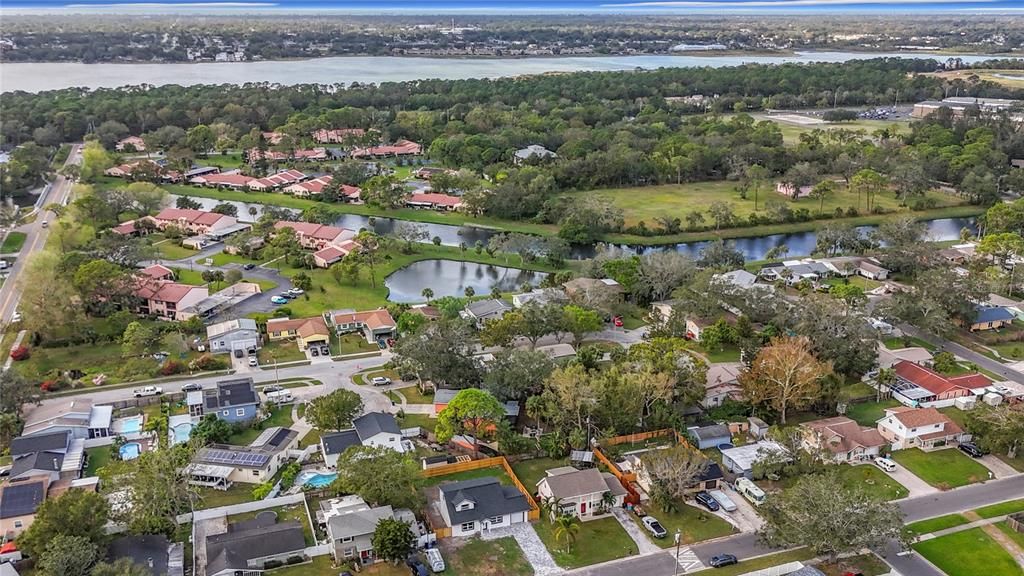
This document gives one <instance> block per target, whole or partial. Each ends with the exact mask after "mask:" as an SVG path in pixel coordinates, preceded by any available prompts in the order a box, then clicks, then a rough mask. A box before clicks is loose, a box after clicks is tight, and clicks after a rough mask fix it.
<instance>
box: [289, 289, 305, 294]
mask: <svg viewBox="0 0 1024 576" xmlns="http://www.w3.org/2000/svg"><path fill="white" fill-rule="evenodd" d="M288 293H289V294H292V295H295V296H301V295H303V294H305V293H306V291H305V290H303V289H302V288H289V289H288Z"/></svg>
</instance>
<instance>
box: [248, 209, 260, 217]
mask: <svg viewBox="0 0 1024 576" xmlns="http://www.w3.org/2000/svg"><path fill="white" fill-rule="evenodd" d="M258 212H259V209H258V208H256V207H255V206H249V216H252V217H253V218H255V217H256V214H257V213H258Z"/></svg>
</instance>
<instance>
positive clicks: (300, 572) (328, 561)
mask: <svg viewBox="0 0 1024 576" xmlns="http://www.w3.org/2000/svg"><path fill="white" fill-rule="evenodd" d="M336 571H337V570H334V560H333V559H332V558H331V555H330V554H328V555H325V556H314V557H313V561H312V562H307V563H305V564H297V565H295V566H287V567H284V568H277V569H276V570H268V571H267V574H272V575H273V576H324V575H325V574H333V573H334V572H336ZM364 574H368V575H372V576H386V575H387V576H391V575H392V574H393V575H394V576H406V575H407V574H408V570H402V571H397V570H396V571H395V572H391V573H388V572H371V571H369V570H367V571H366V572H364Z"/></svg>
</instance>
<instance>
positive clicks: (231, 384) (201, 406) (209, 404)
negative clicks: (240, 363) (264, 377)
mask: <svg viewBox="0 0 1024 576" xmlns="http://www.w3.org/2000/svg"><path fill="white" fill-rule="evenodd" d="M185 403H186V404H187V405H188V413H189V416H193V417H202V416H205V415H206V414H215V415H216V416H217V418H219V419H221V420H225V421H227V422H245V421H248V420H252V419H253V418H255V417H256V414H257V412H258V411H259V405H260V397H259V394H257V393H256V388H255V387H254V386H253V383H252V378H234V379H232V380H222V381H220V382H217V387H216V388H209V389H204V390H201V391H196V392H189V393H188V396H186V398H185Z"/></svg>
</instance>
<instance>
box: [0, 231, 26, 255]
mask: <svg viewBox="0 0 1024 576" xmlns="http://www.w3.org/2000/svg"><path fill="white" fill-rule="evenodd" d="M26 237H27V236H26V235H25V233H24V232H8V233H7V237H6V238H4V242H3V244H0V254H10V253H13V252H18V251H20V250H21V247H22V246H24V245H25V238H26Z"/></svg>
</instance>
